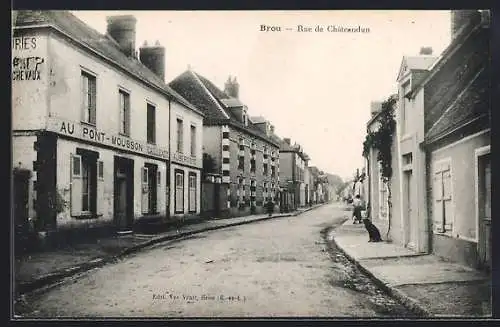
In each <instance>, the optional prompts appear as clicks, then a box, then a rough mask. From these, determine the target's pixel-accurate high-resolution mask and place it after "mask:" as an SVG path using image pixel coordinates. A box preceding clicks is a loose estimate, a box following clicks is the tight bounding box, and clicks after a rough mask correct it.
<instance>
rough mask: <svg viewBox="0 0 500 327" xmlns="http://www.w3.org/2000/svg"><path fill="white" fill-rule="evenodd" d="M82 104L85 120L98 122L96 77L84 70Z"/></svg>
mask: <svg viewBox="0 0 500 327" xmlns="http://www.w3.org/2000/svg"><path fill="white" fill-rule="evenodd" d="M81 88H82V90H81V92H82V93H81V101H82V103H81V106H82V113H83V121H84V122H85V123H88V124H92V125H95V124H96V78H95V76H92V75H90V74H89V73H86V72H84V71H82V73H81Z"/></svg>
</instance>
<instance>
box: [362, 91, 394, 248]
mask: <svg viewBox="0 0 500 327" xmlns="http://www.w3.org/2000/svg"><path fill="white" fill-rule="evenodd" d="M395 105H396V97H395V96H390V97H389V98H388V99H387V100H385V101H384V102H382V109H381V112H380V114H379V117H378V119H377V121H378V122H379V125H378V128H377V129H376V130H375V131H371V130H368V131H367V135H366V138H365V141H364V142H363V157H365V158H367V159H368V164H370V163H369V159H370V158H369V154H370V149H376V150H378V152H377V161H378V162H379V163H380V166H381V167H380V175H381V176H382V182H383V183H384V184H385V186H386V187H387V206H388V207H389V210H388V211H389V212H388V215H389V217H388V218H389V225H388V228H387V238H389V232H390V230H391V220H392V195H391V178H392V165H391V163H392V142H393V139H394V133H395V130H396V120H395V119H394V108H395Z"/></svg>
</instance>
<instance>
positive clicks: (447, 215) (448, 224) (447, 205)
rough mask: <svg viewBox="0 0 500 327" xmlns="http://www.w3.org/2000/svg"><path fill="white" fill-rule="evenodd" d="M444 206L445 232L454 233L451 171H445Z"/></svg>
mask: <svg viewBox="0 0 500 327" xmlns="http://www.w3.org/2000/svg"><path fill="white" fill-rule="evenodd" d="M442 174H443V206H444V215H443V220H444V222H443V223H444V230H445V231H446V232H447V231H450V232H451V231H452V229H453V217H454V212H453V202H452V194H451V171H450V170H449V169H448V170H446V171H443V173H442Z"/></svg>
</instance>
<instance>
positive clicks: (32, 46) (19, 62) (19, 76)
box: [12, 36, 45, 81]
mask: <svg viewBox="0 0 500 327" xmlns="http://www.w3.org/2000/svg"><path fill="white" fill-rule="evenodd" d="M36 49H37V38H36V37H31V36H30V37H15V38H13V39H12V51H13V52H14V51H15V52H16V55H14V56H13V57H12V80H13V81H39V80H40V79H41V75H40V72H41V70H40V68H41V66H42V64H43V63H44V62H45V59H44V58H43V57H39V56H34V55H30V54H32V53H33V50H36ZM23 52H26V54H25V55H24V56H22V55H19V54H20V53H23Z"/></svg>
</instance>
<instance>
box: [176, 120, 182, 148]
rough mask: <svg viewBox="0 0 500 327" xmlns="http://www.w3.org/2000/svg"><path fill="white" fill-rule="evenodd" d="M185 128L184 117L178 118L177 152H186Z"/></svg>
mask: <svg viewBox="0 0 500 327" xmlns="http://www.w3.org/2000/svg"><path fill="white" fill-rule="evenodd" d="M183 129H184V124H183V123H182V119H180V118H177V152H179V153H182V152H184V149H183V148H184V145H183V138H184V134H183Z"/></svg>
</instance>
